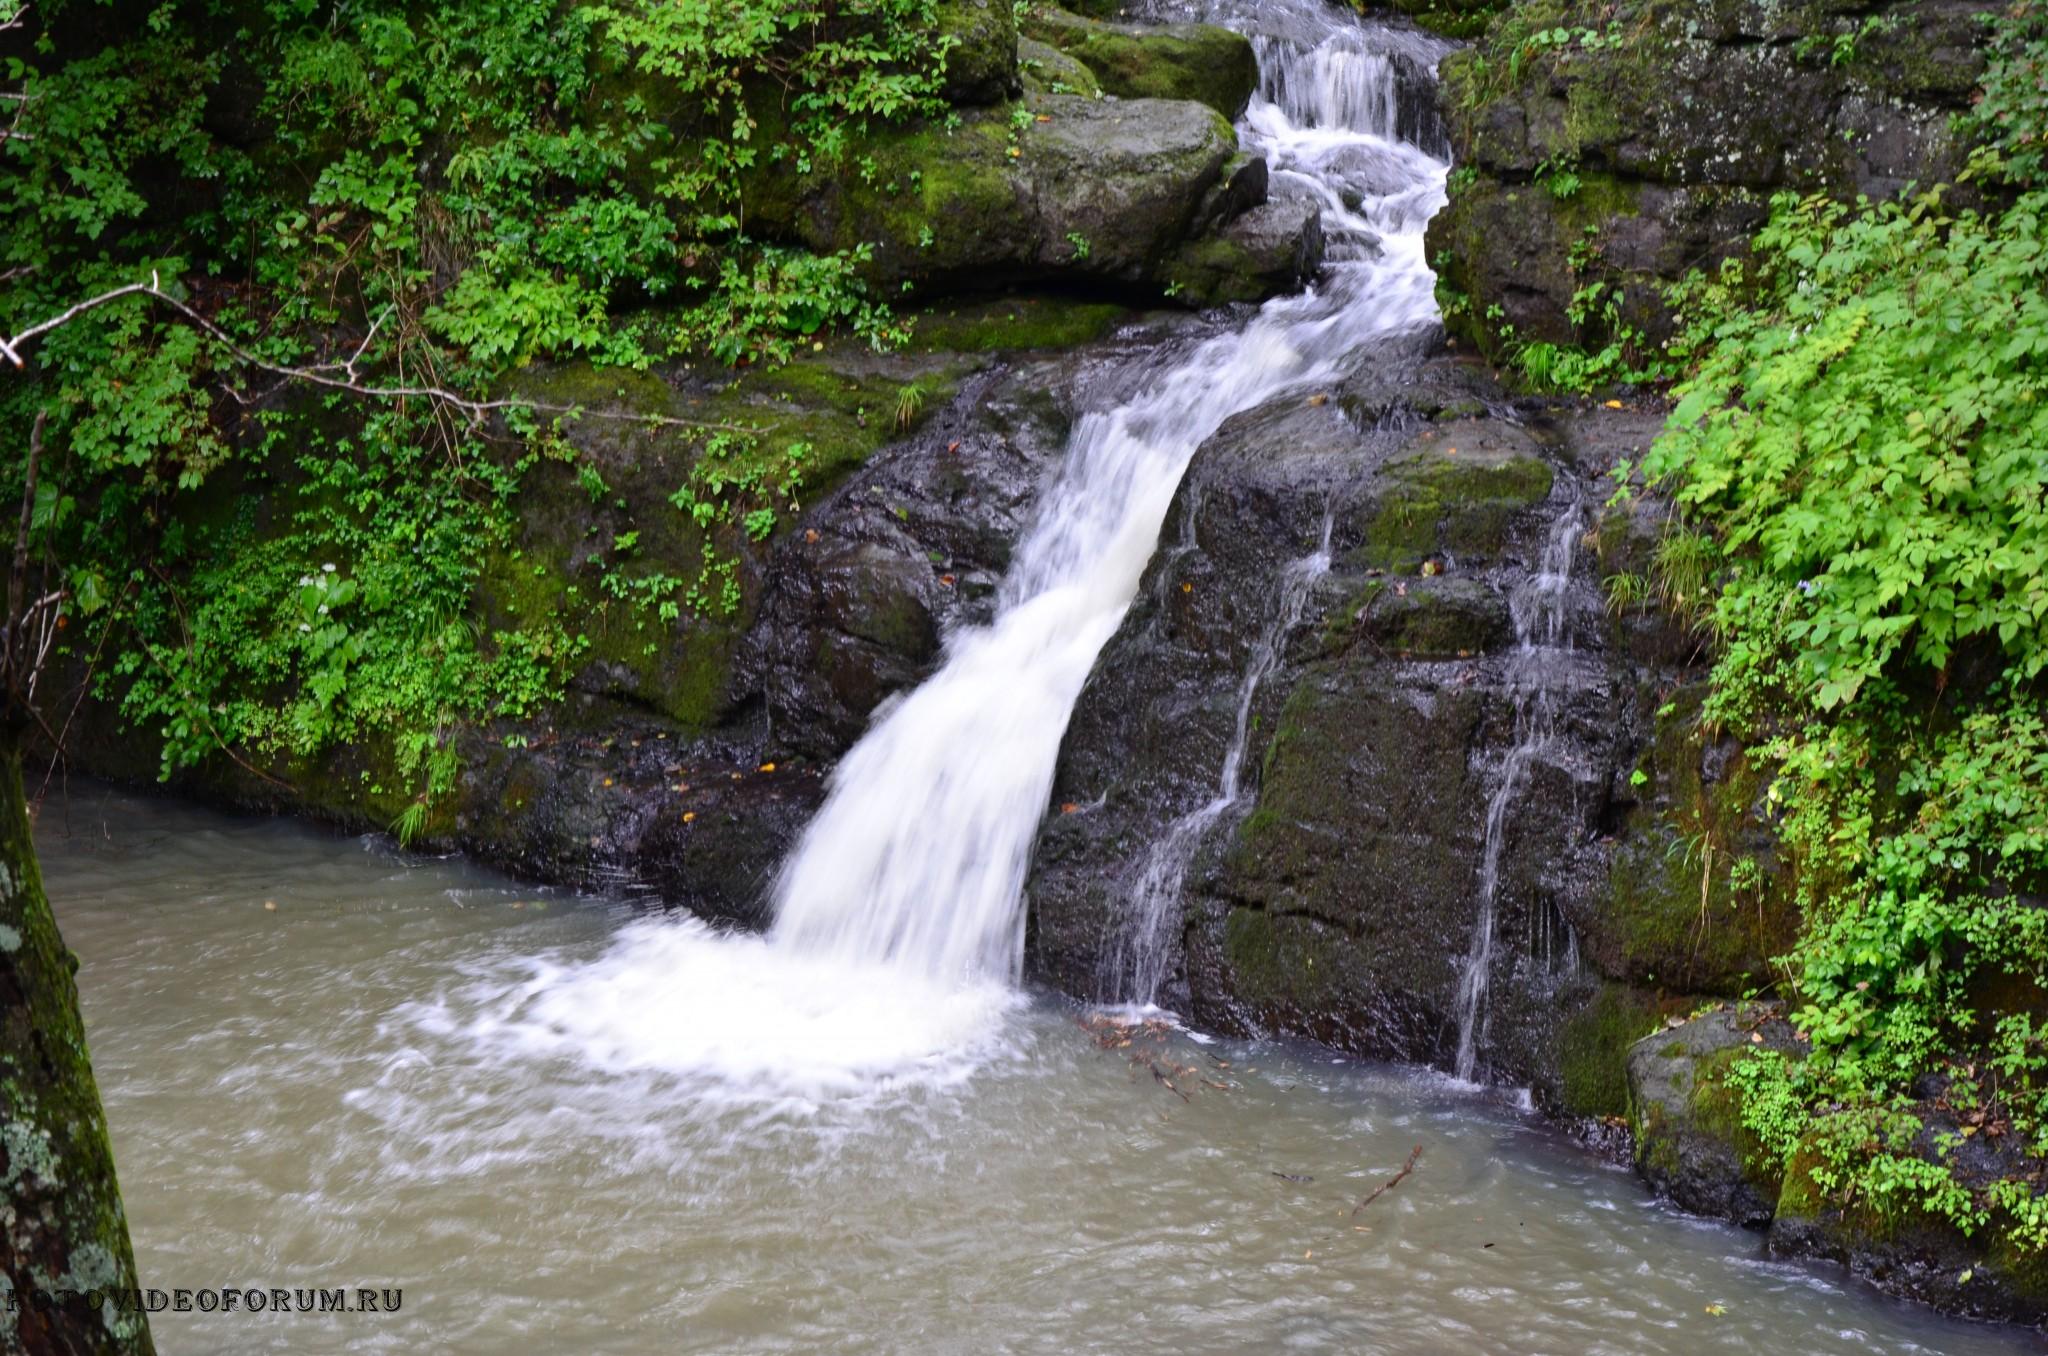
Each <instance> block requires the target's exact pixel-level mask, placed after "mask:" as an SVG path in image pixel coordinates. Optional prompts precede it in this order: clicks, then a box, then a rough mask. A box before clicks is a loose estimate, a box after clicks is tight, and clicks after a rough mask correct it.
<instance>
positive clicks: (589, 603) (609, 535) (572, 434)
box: [478, 341, 972, 729]
mask: <svg viewBox="0 0 2048 1356" xmlns="http://www.w3.org/2000/svg"><path fill="white" fill-rule="evenodd" d="M971 366H972V361H971V360H965V359H959V358H955V357H952V356H950V355H938V356H923V357H919V356H907V355H876V354H873V353H871V352H869V351H867V350H866V349H864V348H862V347H859V346H857V345H854V344H851V343H846V342H838V341H835V342H831V343H827V344H826V345H825V347H824V349H823V350H822V351H820V352H814V353H805V354H803V355H801V356H800V357H799V358H798V359H797V360H796V361H793V362H791V363H788V364H786V365H783V366H779V367H770V368H760V369H756V370H752V371H745V372H740V373H733V374H719V375H716V376H714V377H712V378H710V379H709V380H702V379H695V378H690V379H683V380H679V381H678V383H677V384H676V385H673V386H671V385H670V384H669V383H667V382H664V381H663V380H661V379H660V378H659V377H655V376H652V375H648V374H639V373H631V372H623V371H617V370H602V371H600V370H597V369H593V368H591V367H590V366H589V365H588V364H564V365H561V366H558V367H547V368H539V369H533V370H530V371H529V372H526V373H523V374H521V377H520V378H519V381H518V390H519V392H520V393H522V394H526V395H529V396H531V397H532V398H534V399H536V400H544V401H548V402H550V403H556V404H578V405H582V406H584V407H586V409H588V410H589V411H591V412H592V415H593V416H594V415H605V416H618V415H624V416H631V415H638V414H656V415H662V416H665V417H667V418H671V419H689V420H702V421H706V422H707V424H710V425H715V426H718V429H717V430H716V431H719V432H723V433H724V434H726V435H727V436H728V437H736V438H737V439H738V440H739V441H738V444H737V446H736V447H735V449H734V450H731V451H728V452H727V453H726V454H725V455H726V457H727V460H728V462H729V464H730V465H731V466H732V467H733V468H734V469H735V470H736V471H739V472H742V473H744V472H746V471H747V470H748V468H749V467H750V465H758V467H759V468H760V469H761V470H762V472H763V473H764V475H765V476H766V477H767V478H769V479H771V480H773V481H777V482H779V481H780V479H781V477H782V475H783V472H784V467H785V464H786V460H785V459H786V458H787V453H788V449H789V448H790V447H792V446H793V445H796V444H803V445H805V446H806V447H807V449H808V450H807V451H806V452H805V454H804V455H803V457H802V459H801V463H800V473H801V477H802V479H801V485H800V487H799V488H798V489H797V491H796V493H797V495H798V497H799V499H800V501H801V500H808V499H811V498H813V497H815V496H817V495H821V494H824V493H826V492H827V491H829V490H830V489H831V488H832V487H833V486H834V485H836V484H837V483H839V481H841V480H842V479H844V478H845V476H846V475H847V474H848V473H849V472H851V471H852V470H853V469H854V468H855V467H857V466H859V465H860V464H861V463H862V462H864V461H865V460H866V459H867V458H868V457H869V456H870V455H872V454H873V453H874V452H875V450H876V449H878V448H880V447H881V446H882V445H883V444H884V443H886V442H888V441H890V440H891V439H893V438H896V437H898V436H900V435H901V434H902V433H903V432H904V431H906V430H907V429H909V428H914V427H915V426H916V424H917V423H919V422H920V421H922V420H923V419H926V418H929V417H930V415H931V414H932V413H933V412H934V411H935V410H938V409H940V408H943V407H944V405H945V404H946V402H947V401H949V400H950V399H951V398H952V395H953V393H954V391H955V390H956V389H957V388H958V383H959V380H960V378H961V377H962V376H964V375H965V374H966V372H967V371H968V370H969V368H970V367H971ZM912 390H914V391H915V393H916V395H915V398H914V399H907V398H906V392H909V391H912ZM735 430H740V431H741V432H739V433H737V434H735V433H734V431H735ZM712 431H714V430H711V429H707V430H706V432H705V433H703V434H699V433H696V432H694V431H691V430H688V429H678V428H676V427H673V426H649V425H646V424H642V423H638V422H635V421H634V420H633V419H631V418H616V417H605V418H599V417H585V418H583V419H581V420H577V421H573V422H570V423H568V424H566V425H565V430H564V436H565V438H566V439H567V441H568V443H569V445H570V446H571V447H572V448H573V449H574V456H573V457H571V458H568V459H561V458H555V459H544V460H542V461H541V462H540V463H538V464H537V465H535V466H534V467H533V468H532V469H531V470H529V471H528V473H527V478H526V481H525V483H524V484H523V485H522V487H521V494H520V500H519V522H518V527H517V536H516V538H515V540H514V541H513V542H512V543H511V544H509V545H508V546H506V547H504V548H502V549H499V550H496V551H494V552H492V554H491V555H490V556H489V557H488V558H487V559H486V560H485V561H484V562H483V568H482V570H481V573H480V576H479V580H478V597H479V601H480V610H481V614H482V617H483V619H484V621H485V623H486V627H487V629H489V630H491V631H501V630H502V631H514V630H518V631H525V632H527V633H528V634H530V635H533V636H536V637H540V638H542V639H543V640H544V641H546V642H548V643H553V642H554V641H555V640H556V639H557V638H559V641H560V643H563V644H574V645H577V646H579V647H580V648H581V649H582V651H583V653H582V657H581V659H580V660H579V662H578V668H577V671H576V673H575V675H574V677H573V680H572V681H573V682H574V684H575V686H577V687H578V688H580V689H583V690H586V691H597V692H605V693H609V694H611V695H615V696H618V697H622V698H625V699H629V700H631V701H634V702H636V703H638V704H640V705H643V706H645V707H647V708H649V709H651V710H654V711H657V712H659V713H661V714H663V715H665V716H668V717H669V718H671V719H673V720H675V721H678V722H680V723H681V724H683V725H686V726H689V727H691V728H697V729H702V728H705V727H708V726H710V725H712V724H715V723H716V722H717V721H718V720H719V719H721V718H722V717H723V716H724V715H725V713H726V709H727V706H728V702H729V697H728V690H729V681H728V680H729V673H730V669H731V662H732V656H733V653H734V651H735V648H736V646H737V645H738V643H739V637H740V636H741V635H742V634H743V633H744V631H745V629H746V627H747V625H748V624H749V623H750V621H751V620H752V609H753V604H754V599H753V589H754V588H755V587H756V585H755V583H754V581H755V579H756V578H757V577H758V573H759V570H758V557H759V556H760V554H761V550H762V547H761V545H760V544H759V543H757V542H754V541H752V540H750V539H748V538H747V537H746V536H745V535H744V534H742V533H741V532H740V531H739V529H738V528H737V527H735V526H733V525H732V524H730V523H719V524H714V525H713V526H712V528H711V529H710V530H709V531H708V532H707V531H706V530H705V529H704V528H701V527H700V526H699V525H698V524H697V523H696V522H695V521H693V520H692V519H691V518H690V517H689V516H688V515H686V514H684V513H683V512H681V511H680V510H679V509H677V508H676V506H675V505H674V503H673V502H672V500H671V496H672V495H673V494H674V493H675V491H676V490H677V489H678V488H680V487H681V486H683V485H684V484H686V483H687V482H688V481H689V478H690V476H691V473H692V471H693V468H694V467H695V465H696V461H697V458H698V456H699V455H700V453H701V451H702V447H703V443H704V439H705V437H706V436H708V435H709V433H710V432H712ZM586 471H594V472H595V473H596V475H597V476H598V477H599V478H601V480H602V482H603V483H602V487H601V488H598V487H596V486H595V485H594V483H587V482H586V480H585V478H584V473H585V472H586ZM763 506H773V507H778V508H781V507H784V506H783V505H781V504H774V505H768V504H767V503H766V497H765V496H764V503H763ZM782 517H783V518H784V519H788V518H789V517H790V515H788V514H786V513H785V514H783V515H782ZM782 525H783V524H782V523H780V522H778V524H777V526H778V528H779V527H780V526H782ZM629 536H630V537H631V538H633V539H635V543H636V544H635V545H634V546H633V548H632V549H630V550H622V549H620V548H619V547H618V545H617V544H618V543H619V542H620V541H622V540H625V539H627V538H628V537H629ZM707 553H709V555H707ZM718 557H724V558H734V557H738V558H739V559H740V561H741V566H740V567H739V568H737V569H736V570H735V574H734V581H735V583H736V584H737V585H738V587H739V589H740V596H739V599H738V604H737V606H736V607H735V608H734V609H733V610H732V611H730V612H725V611H722V610H720V609H719V607H718V606H717V604H718V603H719V601H721V600H720V599H719V598H717V597H716V596H714V597H713V598H712V599H711V600H710V601H711V605H710V606H709V607H706V608H697V609H692V608H691V607H689V606H688V605H687V604H686V603H685V599H684V594H685V592H686V590H687V589H689V588H690V587H691V586H692V585H693V584H698V583H699V582H700V580H701V581H702V582H703V586H704V587H705V589H706V592H707V593H711V594H713V595H717V594H720V593H721V592H722V590H723V587H724V586H723V583H722V582H721V581H719V580H717V579H715V578H711V577H707V576H706V575H705V570H706V565H707V559H712V558H718ZM664 600H668V601H673V602H675V603H676V604H678V605H679V607H680V610H681V615H680V616H679V617H677V618H676V619H675V620H673V621H664V620H662V618H661V616H660V604H661V602H662V601H664Z"/></svg>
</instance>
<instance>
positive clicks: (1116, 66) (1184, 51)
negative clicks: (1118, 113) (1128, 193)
mask: <svg viewBox="0 0 2048 1356" xmlns="http://www.w3.org/2000/svg"><path fill="white" fill-rule="evenodd" d="M1024 31H1025V33H1027V34H1028V35H1030V36H1031V37H1033V38H1036V39H1038V40H1039V41H1041V42H1044V43H1048V44H1050V45H1051V46H1053V47H1056V48H1058V49H1059V50H1061V51H1062V52H1065V53H1066V54H1067V55H1068V56H1070V57H1072V58H1074V59H1075V60H1076V61H1079V62H1080V63H1081V64H1082V65H1084V66H1086V67H1088V69H1090V70H1091V71H1093V72H1094V73H1095V77H1096V79H1097V80H1098V81H1099V82H1100V85H1101V88H1102V92H1103V93H1105V94H1113V95H1115V96H1116V97H1118V98H1120V99H1193V100H1196V101H1198V102H1201V103H1205V104H1207V105H1209V107H1211V108H1213V109H1215V110H1216V111H1217V112H1218V113H1221V114H1222V115H1223V116H1224V117H1226V118H1233V119H1234V118H1236V117H1237V116H1238V114H1240V113H1242V112H1244V110H1245V105H1246V104H1248V103H1250V102H1251V97H1252V91H1253V90H1255V89H1257V88H1258V84H1259V63H1258V58H1257V56H1256V55H1255V54H1254V53H1253V51H1252V44H1251V40H1250V39H1248V38H1246V37H1245V36H1244V35H1243V34H1242V33H1234V32H1232V31H1231V30H1229V29H1227V28H1218V27H1216V26H1215V25H1214V24H1187V23H1146V24H1125V23H1105V22H1103V21H1102V20H1100V19H1084V18H1082V17H1081V16H1079V15H1077V14H1070V13H1068V12H1067V11H1066V10H1063V9H1057V8H1054V7H1052V6H1038V7H1034V8H1033V9H1031V10H1029V11H1028V12H1027V14H1026V18H1025V20H1024Z"/></svg>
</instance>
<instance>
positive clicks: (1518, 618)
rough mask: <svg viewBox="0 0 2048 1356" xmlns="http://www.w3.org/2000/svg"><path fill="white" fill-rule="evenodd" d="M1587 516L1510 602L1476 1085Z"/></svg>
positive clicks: (1462, 987)
mask: <svg viewBox="0 0 2048 1356" xmlns="http://www.w3.org/2000/svg"><path fill="white" fill-rule="evenodd" d="M1583 519H1584V509H1583V506H1582V505H1581V504H1580V503H1578V502H1577V501H1576V500H1575V501H1573V503H1572V504H1571V505H1570V507H1568V508H1567V509H1566V510H1565V511H1564V512H1563V513H1560V514H1559V515H1558V516H1557V521H1556V522H1555V523H1553V524H1552V526H1551V530H1550V537H1549V539H1548V540H1547V541H1546V542H1545V543H1544V546H1543V555H1542V558H1541V559H1540V560H1539V561H1538V562H1537V567H1536V572H1535V573H1534V574H1532V575H1530V576H1529V578H1528V579H1526V580H1524V581H1523V582H1522V585H1521V587H1519V588H1517V589H1516V590H1515V592H1514V596H1513V597H1512V598H1510V599H1509V611H1510V613H1511V615H1512V616H1513V619H1514V626H1515V653H1514V656H1513V658H1512V659H1510V661H1509V674H1508V676H1509V680H1510V682H1511V683H1512V685H1513V687H1514V693H1515V724H1514V729H1515V742H1514V744H1513V745H1512V746H1511V747H1510V748H1509V749H1508V753H1507V757H1506V758H1505V759H1503V760H1502V762H1501V769H1500V777H1499V779H1498V780H1497V781H1496V782H1495V783H1494V787H1493V794H1492V795H1491V796H1489V797H1488V798H1487V802H1486V829H1485V838H1484V848H1483V850H1482V852H1481V854H1480V859H1479V920H1478V922H1477V923H1476V924H1474V926H1473V931H1472V949H1471V951H1470V952H1469V953H1467V955H1466V957H1465V969H1464V973H1463V974H1462V975H1461V976H1460V977H1459V980H1458V1056H1457V1063H1456V1065H1455V1066H1454V1067H1455V1069H1456V1072H1457V1075H1458V1077H1459V1078H1461V1079H1464V1080H1466V1081H1468V1082H1469V1081H1470V1080H1471V1078H1472V1075H1473V1073H1474V1072H1475V1071H1476V1070H1477V1068H1478V1063H1479V1046H1480V1044H1481V1043H1482V1042H1483V1041H1484V1040H1485V1038H1486V989H1487V982H1488V972H1489V971H1490V970H1491V969H1492V966H1493V936H1494V917H1495V913H1496V904H1497V900H1498V896H1499V894H1500V858H1501V849H1502V847H1503V845H1504V843H1505V840H1506V838H1507V817H1508V810H1509V809H1510V807H1512V805H1513V804H1514V800H1515V797H1516V796H1517V795H1519V794H1520V793H1521V790H1522V784H1523V782H1525V781H1526V780H1527V779H1528V775H1529V768H1530V766H1531V765H1532V764H1533V763H1534V762H1535V761H1536V759H1537V758H1538V757H1540V756H1541V755H1542V754H1543V752H1544V751H1545V749H1546V748H1547V746H1548V745H1549V743H1550V740H1551V736H1552V734H1553V732H1554V730H1555V728H1556V717H1557V691H1558V678H1559V669H1560V668H1561V667H1562V664H1561V663H1560V660H1561V659H1562V658H1563V656H1564V655H1566V654H1567V653H1568V652H1569V650H1570V637H1569V634H1568V632H1567V631H1566V629H1565V609H1566V591H1567V590H1568V589H1569V587H1570V585H1571V575H1572V555H1573V552H1574V550H1575V549H1576V547H1577V545H1578V540H1579V535H1580V533H1581V532H1583V531H1584V530H1585V527H1584V520H1583Z"/></svg>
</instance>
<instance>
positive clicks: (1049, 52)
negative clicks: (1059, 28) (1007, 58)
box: [1017, 38, 1102, 98]
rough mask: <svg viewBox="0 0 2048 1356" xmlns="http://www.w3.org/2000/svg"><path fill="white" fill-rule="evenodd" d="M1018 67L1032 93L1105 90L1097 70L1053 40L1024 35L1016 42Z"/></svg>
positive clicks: (1082, 92)
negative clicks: (1040, 39)
mask: <svg viewBox="0 0 2048 1356" xmlns="http://www.w3.org/2000/svg"><path fill="white" fill-rule="evenodd" d="M1017 69H1018V73H1019V74H1020V75H1021V76H1022V77H1023V80H1024V88H1025V90H1026V91H1027V92H1029V93H1033V94H1085V95H1088V96H1090V97H1091V98H1092V97H1094V96H1096V95H1099V94H1101V93H1102V84H1101V82H1100V81H1098V80H1097V79H1096V78H1095V72H1093V71H1091V70H1089V69H1088V68H1087V67H1086V66H1084V65H1082V64H1081V63H1080V62H1078V61H1076V60H1075V59H1074V58H1072V57H1070V56H1068V55H1067V54H1066V53H1065V52H1062V51H1061V50H1060V49H1059V48H1057V47H1054V46H1053V45H1052V44H1050V43H1044V42H1040V41H1038V40H1037V39H1036V38H1025V39H1023V40H1022V41H1020V42H1019V43H1018V44H1017Z"/></svg>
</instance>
